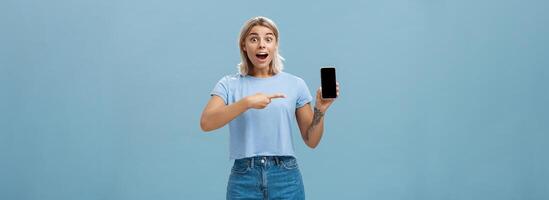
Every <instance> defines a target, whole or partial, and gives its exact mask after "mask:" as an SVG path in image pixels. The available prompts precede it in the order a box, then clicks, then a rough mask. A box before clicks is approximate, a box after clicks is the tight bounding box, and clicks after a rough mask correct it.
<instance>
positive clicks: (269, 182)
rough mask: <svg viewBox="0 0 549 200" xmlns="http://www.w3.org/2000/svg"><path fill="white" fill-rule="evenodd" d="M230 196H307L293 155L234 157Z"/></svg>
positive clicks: (257, 197) (290, 197) (302, 197)
mask: <svg viewBox="0 0 549 200" xmlns="http://www.w3.org/2000/svg"><path fill="white" fill-rule="evenodd" d="M227 199H229V200H232V199H305V189H304V187H303V180H302V179H301V173H300V172H299V167H298V166H297V161H296V159H295V158H294V157H291V156H257V157H251V158H242V159H237V160H235V161H234V165H233V168H232V169H231V175H230V177H229V183H228V185H227Z"/></svg>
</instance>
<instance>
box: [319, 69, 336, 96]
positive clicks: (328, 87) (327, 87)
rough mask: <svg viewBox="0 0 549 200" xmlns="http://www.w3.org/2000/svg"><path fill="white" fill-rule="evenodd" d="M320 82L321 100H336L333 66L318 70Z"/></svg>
mask: <svg viewBox="0 0 549 200" xmlns="http://www.w3.org/2000/svg"><path fill="white" fill-rule="evenodd" d="M320 82H321V87H322V98H324V99H330V98H337V91H336V69H335V67H334V66H326V67H322V68H320Z"/></svg>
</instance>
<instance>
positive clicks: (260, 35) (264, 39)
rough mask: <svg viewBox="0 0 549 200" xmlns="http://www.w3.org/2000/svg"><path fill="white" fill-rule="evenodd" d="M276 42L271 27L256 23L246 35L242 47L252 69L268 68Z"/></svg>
mask: <svg viewBox="0 0 549 200" xmlns="http://www.w3.org/2000/svg"><path fill="white" fill-rule="evenodd" d="M277 44H278V43H277V41H276V37H275V35H274V33H273V31H272V30H271V29H269V28H267V27H265V26H259V25H256V26H254V27H252V29H251V30H250V33H248V35H247V36H246V39H245V40H244V44H243V47H242V49H243V50H244V51H245V52H246V54H247V55H248V58H249V59H250V61H251V62H252V64H253V65H254V69H268V68H269V66H270V64H271V61H272V60H273V56H275V55H274V54H275V50H276V48H277Z"/></svg>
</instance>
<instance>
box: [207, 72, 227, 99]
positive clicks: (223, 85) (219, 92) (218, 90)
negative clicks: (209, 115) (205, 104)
mask: <svg viewBox="0 0 549 200" xmlns="http://www.w3.org/2000/svg"><path fill="white" fill-rule="evenodd" d="M213 95H216V96H219V97H221V98H222V99H223V101H224V102H225V105H228V99H229V98H228V97H229V87H228V78H227V77H223V78H221V79H220V80H219V81H218V82H217V84H216V85H215V87H214V89H213V90H212V92H211V93H210V96H213Z"/></svg>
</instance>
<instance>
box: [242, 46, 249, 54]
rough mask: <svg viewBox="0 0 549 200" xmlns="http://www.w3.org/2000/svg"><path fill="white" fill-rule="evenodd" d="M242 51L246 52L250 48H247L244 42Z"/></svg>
mask: <svg viewBox="0 0 549 200" xmlns="http://www.w3.org/2000/svg"><path fill="white" fill-rule="evenodd" d="M242 51H244V52H246V51H248V50H246V44H242Z"/></svg>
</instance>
